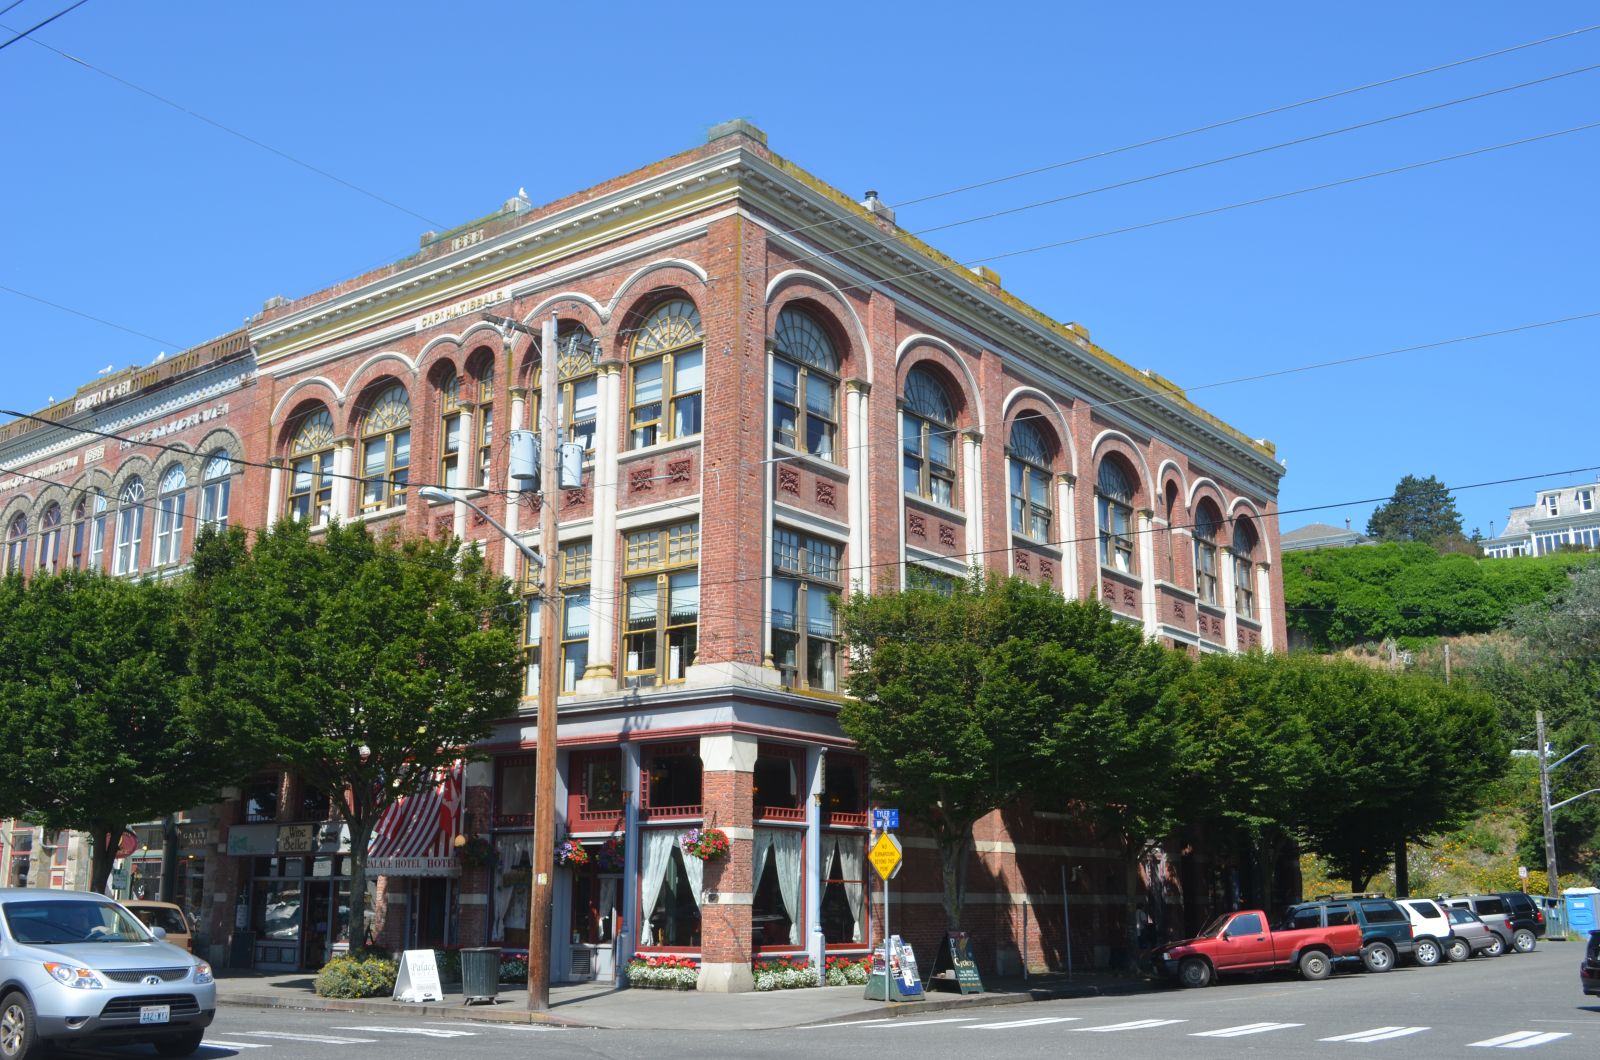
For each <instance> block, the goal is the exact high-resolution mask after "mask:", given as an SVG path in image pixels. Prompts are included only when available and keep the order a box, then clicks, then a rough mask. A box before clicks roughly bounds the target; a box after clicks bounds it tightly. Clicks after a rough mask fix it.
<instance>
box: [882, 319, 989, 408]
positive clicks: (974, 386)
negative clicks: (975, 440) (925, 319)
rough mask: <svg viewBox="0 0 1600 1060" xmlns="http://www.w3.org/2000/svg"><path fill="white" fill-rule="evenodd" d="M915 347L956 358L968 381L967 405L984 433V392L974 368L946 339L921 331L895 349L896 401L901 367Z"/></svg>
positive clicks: (910, 336)
mask: <svg viewBox="0 0 1600 1060" xmlns="http://www.w3.org/2000/svg"><path fill="white" fill-rule="evenodd" d="M914 346H933V347H935V348H937V349H941V350H943V351H945V352H946V353H948V354H949V355H950V356H951V357H953V358H955V362H956V365H957V366H958V367H959V368H960V369H961V374H962V375H963V376H964V377H965V378H966V380H967V402H966V403H967V405H968V406H969V407H970V408H971V409H972V411H973V413H974V418H975V419H976V420H977V429H978V430H979V431H983V430H984V416H983V401H982V396H983V392H982V391H981V390H979V389H978V380H977V377H976V376H974V375H973V374H972V368H971V367H970V366H969V365H968V364H967V359H966V358H965V357H963V356H962V355H961V351H960V350H958V349H956V348H955V347H954V346H952V345H950V343H948V342H946V341H945V340H944V339H941V338H939V337H938V336H937V335H929V334H927V333H926V332H922V331H919V332H917V333H916V334H914V335H907V336H906V337H905V338H904V339H902V340H901V342H900V345H899V346H896V347H895V351H894V367H895V399H896V401H897V402H898V400H899V396H900V381H899V373H900V365H901V364H903V363H904V362H905V359H906V354H907V353H910V352H911V349H912V347H914ZM897 411H898V409H897Z"/></svg>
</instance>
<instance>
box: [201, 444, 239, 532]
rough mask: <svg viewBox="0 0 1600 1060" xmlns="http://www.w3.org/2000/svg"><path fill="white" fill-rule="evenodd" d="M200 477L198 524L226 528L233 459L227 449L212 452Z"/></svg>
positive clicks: (219, 528)
mask: <svg viewBox="0 0 1600 1060" xmlns="http://www.w3.org/2000/svg"><path fill="white" fill-rule="evenodd" d="M200 477H201V485H200V525H201V526H214V527H216V528H217V529H218V530H226V529H227V528H228V501H229V493H230V492H231V491H232V488H233V461H232V459H230V458H229V456H228V451H227V450H226V449H218V450H216V451H215V452H213V453H212V454H211V457H210V459H208V460H207V461H206V466H205V470H203V471H202V472H201V476H200Z"/></svg>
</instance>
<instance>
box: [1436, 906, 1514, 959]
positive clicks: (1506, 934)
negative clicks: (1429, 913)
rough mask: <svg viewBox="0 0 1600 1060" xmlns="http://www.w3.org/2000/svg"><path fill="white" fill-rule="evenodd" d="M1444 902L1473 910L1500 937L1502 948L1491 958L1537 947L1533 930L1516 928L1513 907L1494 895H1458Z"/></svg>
mask: <svg viewBox="0 0 1600 1060" xmlns="http://www.w3.org/2000/svg"><path fill="white" fill-rule="evenodd" d="M1442 901H1443V902H1444V904H1445V905H1453V906H1458V907H1460V908H1462V909H1470V910H1472V911H1473V912H1474V913H1477V914H1478V916H1479V917H1481V918H1482V919H1483V922H1484V923H1485V924H1488V925H1489V930H1490V931H1493V932H1494V933H1495V935H1496V936H1498V937H1499V939H1500V943H1501V947H1502V948H1501V949H1500V950H1496V951H1495V952H1494V953H1493V954H1491V956H1495V957H1498V956H1499V955H1500V954H1501V953H1503V952H1505V951H1506V950H1512V951H1515V952H1517V953H1527V952H1528V951H1529V950H1531V949H1533V947H1534V945H1535V939H1534V934H1533V930H1532V929H1531V928H1528V927H1520V928H1519V927H1517V926H1516V924H1515V923H1514V922H1513V920H1512V917H1511V907H1510V906H1509V905H1508V904H1507V903H1506V900H1505V899H1504V898H1501V897H1500V896H1498V895H1493V894H1456V895H1450V896H1448V897H1446V898H1444V899H1442Z"/></svg>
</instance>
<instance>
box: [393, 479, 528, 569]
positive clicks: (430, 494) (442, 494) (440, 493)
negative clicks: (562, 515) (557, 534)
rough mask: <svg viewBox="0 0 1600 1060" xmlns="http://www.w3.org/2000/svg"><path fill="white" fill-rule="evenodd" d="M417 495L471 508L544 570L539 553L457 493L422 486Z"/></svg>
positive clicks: (498, 521)
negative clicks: (453, 502)
mask: <svg viewBox="0 0 1600 1060" xmlns="http://www.w3.org/2000/svg"><path fill="white" fill-rule="evenodd" d="M417 493H418V495H419V496H421V497H423V498H424V499H426V500H437V501H455V502H457V503H459V504H465V505H466V506H467V507H468V508H471V509H472V510H473V511H475V512H477V513H478V514H479V515H481V516H483V518H484V519H485V520H486V521H487V522H488V524H489V525H490V526H492V527H494V528H495V529H496V530H498V531H500V535H501V536H502V537H504V538H505V539H506V540H507V541H509V542H511V544H512V545H513V546H515V548H516V550H517V551H518V552H521V553H522V554H523V555H524V556H527V557H528V561H529V562H531V563H533V564H534V565H535V566H537V567H539V568H540V569H541V570H543V569H544V559H543V557H541V556H540V555H539V553H537V552H535V551H534V550H533V549H532V548H531V547H530V546H529V545H528V543H527V542H525V541H523V540H522V539H521V538H519V537H518V536H517V535H516V534H513V533H512V532H511V531H510V530H507V529H506V528H505V527H504V526H502V525H501V523H500V520H498V519H496V518H495V517H494V516H492V515H490V514H489V513H488V512H486V511H484V510H483V509H482V508H480V507H478V506H477V505H476V504H474V503H472V501H470V500H468V499H467V498H465V497H463V496H461V495H460V494H457V493H451V492H450V491H448V490H442V489H440V488H439V487H437V486H423V487H422V488H421V489H419V490H417Z"/></svg>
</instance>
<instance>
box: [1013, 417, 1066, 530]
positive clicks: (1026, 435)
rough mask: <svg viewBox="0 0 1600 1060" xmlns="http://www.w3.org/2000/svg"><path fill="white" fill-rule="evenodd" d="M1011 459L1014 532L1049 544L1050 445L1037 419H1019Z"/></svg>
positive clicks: (1015, 427) (1014, 431)
mask: <svg viewBox="0 0 1600 1060" xmlns="http://www.w3.org/2000/svg"><path fill="white" fill-rule="evenodd" d="M1006 452H1007V455H1008V456H1009V457H1010V458H1011V532H1012V533H1014V534H1022V535H1023V536H1025V537H1031V538H1033V539H1034V540H1035V541H1049V540H1050V515H1051V512H1052V510H1053V508H1054V506H1053V505H1052V504H1051V503H1050V444H1049V442H1047V441H1046V440H1045V433H1044V431H1043V430H1042V429H1040V427H1039V422H1038V418H1037V417H1035V416H1018V417H1017V419H1016V421H1015V422H1013V423H1012V424H1011V440H1010V444H1009V445H1008V446H1007V449H1006Z"/></svg>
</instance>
